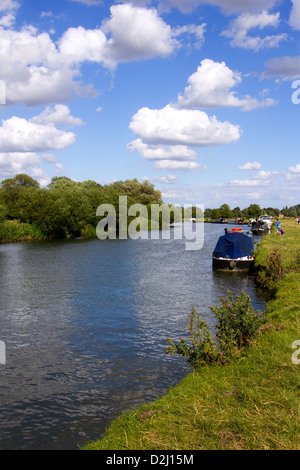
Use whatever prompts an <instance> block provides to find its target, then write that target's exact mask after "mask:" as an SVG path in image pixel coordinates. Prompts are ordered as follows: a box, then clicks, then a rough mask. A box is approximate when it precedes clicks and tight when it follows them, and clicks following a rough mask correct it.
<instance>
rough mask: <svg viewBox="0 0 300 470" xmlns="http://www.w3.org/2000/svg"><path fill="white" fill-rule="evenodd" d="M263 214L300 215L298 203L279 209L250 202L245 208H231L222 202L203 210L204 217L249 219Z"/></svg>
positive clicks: (274, 215)
mask: <svg viewBox="0 0 300 470" xmlns="http://www.w3.org/2000/svg"><path fill="white" fill-rule="evenodd" d="M263 214H268V215H271V216H272V217H279V215H280V214H282V215H284V216H285V217H297V216H300V204H297V205H295V206H291V207H287V206H286V207H284V208H283V209H281V210H279V209H278V208H276V207H260V206H259V204H250V206H249V207H247V208H245V209H240V207H235V208H234V209H232V210H231V209H230V207H229V205H228V204H222V205H221V207H219V208H217V209H208V208H207V209H205V211H204V217H205V218H206V219H220V218H224V219H238V218H241V219H251V218H256V217H259V216H260V215H263Z"/></svg>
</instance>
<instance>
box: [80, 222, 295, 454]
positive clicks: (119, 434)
mask: <svg viewBox="0 0 300 470" xmlns="http://www.w3.org/2000/svg"><path fill="white" fill-rule="evenodd" d="M283 228H284V230H285V234H284V235H283V236H282V237H279V236H277V235H276V234H272V235H270V236H267V237H264V238H263V241H262V242H261V243H260V245H259V247H258V253H257V259H256V263H257V266H260V268H261V269H262V268H264V267H266V260H267V255H268V254H269V253H270V252H271V251H272V250H273V248H274V247H276V248H278V250H279V254H280V255H281V257H282V264H283V267H284V269H283V275H282V279H281V280H280V281H279V282H277V284H276V294H274V296H273V298H272V299H271V300H269V301H268V303H267V307H266V315H267V318H268V322H267V324H266V325H264V327H263V329H262V331H261V334H260V335H259V336H258V337H257V338H256V339H255V341H253V343H252V344H251V346H250V347H248V348H247V349H246V350H245V351H244V352H243V354H242V355H240V356H238V357H236V358H235V359H233V360H232V361H230V362H229V363H226V364H225V365H222V366H203V367H202V368H201V369H200V370H198V371H195V372H193V373H191V374H189V375H188V376H187V377H186V378H184V379H183V380H182V381H181V382H180V383H179V384H178V385H177V386H176V387H174V388H173V389H172V390H171V391H170V392H169V393H168V394H167V395H165V396H163V397H161V398H160V399H158V400H156V401H155V402H153V403H151V404H145V405H143V406H141V407H139V408H138V409H135V410H132V411H131V412H129V413H125V414H123V415H122V416H120V417H119V418H118V419H117V420H115V421H114V422H113V423H112V424H111V426H110V427H109V429H108V430H107V432H106V433H105V435H104V436H103V437H102V438H101V439H100V440H99V441H97V442H93V443H90V444H89V445H87V446H86V447H85V448H84V449H85V450H242V449H243V450H299V448H300V444H299V442H300V427H299V396H300V393H299V392H300V382H299V371H300V364H294V363H293V362H292V354H293V352H294V350H293V349H292V344H293V342H294V341H295V340H300V315H299V285H300V272H299V271H300V269H299V263H298V262H296V260H295V257H297V253H299V251H300V226H296V224H295V221H290V220H284V221H283ZM273 242H276V243H273ZM277 243H280V245H281V246H279V245H277ZM273 245H274V246H273ZM299 356H300V354H299ZM174 360H176V359H174Z"/></svg>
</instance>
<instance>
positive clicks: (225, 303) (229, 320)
mask: <svg viewBox="0 0 300 470" xmlns="http://www.w3.org/2000/svg"><path fill="white" fill-rule="evenodd" d="M209 308H210V309H211V310H212V312H213V313H214V314H215V316H216V317H217V319H218V322H217V324H216V329H217V333H216V338H217V341H218V344H219V346H220V348H221V350H222V351H223V353H226V354H230V353H231V352H232V351H233V350H236V349H242V348H243V347H245V346H246V345H247V343H248V342H249V341H251V340H252V339H253V338H254V336H255V335H256V334H257V331H258V329H259V327H260V326H261V324H262V322H263V321H264V315H262V314H261V312H256V311H255V310H254V308H253V307H252V305H251V300H250V298H249V296H248V295H247V294H246V293H245V292H244V291H242V292H241V294H240V295H236V298H234V296H233V294H232V292H231V291H227V296H226V297H223V296H221V297H220V306H219V307H209Z"/></svg>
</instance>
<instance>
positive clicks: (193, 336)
mask: <svg viewBox="0 0 300 470" xmlns="http://www.w3.org/2000/svg"><path fill="white" fill-rule="evenodd" d="M209 308H210V309H211V310H212V312H213V313H214V314H215V316H216V318H217V320H218V321H217V323H216V340H215V342H214V341H213V340H212V337H211V334H210V332H209V329H208V326H207V324H206V323H205V322H204V320H201V318H200V314H199V313H197V312H196V310H195V308H194V307H193V308H192V309H191V313H190V314H189V315H188V320H189V322H188V339H187V340H186V339H184V338H182V337H179V342H178V343H174V341H172V340H171V339H170V338H166V340H167V342H168V345H167V346H166V354H170V355H176V354H177V355H179V356H183V357H185V358H186V359H187V362H188V363H189V364H191V365H192V366H193V367H195V368H197V367H198V366H201V365H203V364H213V363H215V364H221V363H224V362H226V361H227V360H228V358H229V357H230V356H232V355H233V354H234V353H236V352H237V351H241V350H242V349H243V348H245V347H246V346H247V344H248V343H249V342H250V341H251V340H252V339H253V338H254V337H255V336H256V335H257V333H258V330H259V328H260V326H261V325H262V323H263V322H264V321H265V318H264V315H263V314H262V313H261V312H256V311H255V310H254V308H253V307H252V305H251V300H250V298H249V297H248V295H247V294H246V293H245V292H244V291H242V292H241V294H240V295H236V297H235V298H234V295H233V294H232V292H231V291H229V290H228V291H227V296H220V305H219V306H217V307H209Z"/></svg>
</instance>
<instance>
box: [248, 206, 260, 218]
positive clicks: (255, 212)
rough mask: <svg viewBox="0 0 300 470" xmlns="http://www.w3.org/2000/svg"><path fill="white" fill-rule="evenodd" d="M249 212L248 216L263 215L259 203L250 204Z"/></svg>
mask: <svg viewBox="0 0 300 470" xmlns="http://www.w3.org/2000/svg"><path fill="white" fill-rule="evenodd" d="M247 212H248V217H259V216H260V215H261V208H260V206H259V205H258V204H250V206H249V207H248V209H247Z"/></svg>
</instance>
